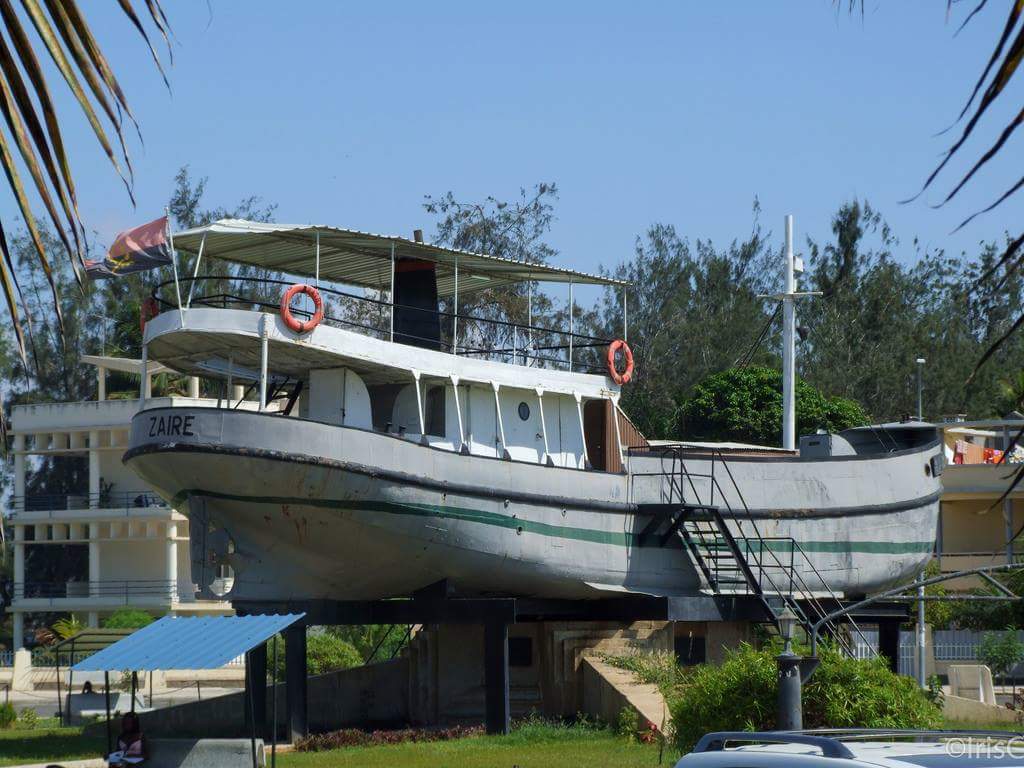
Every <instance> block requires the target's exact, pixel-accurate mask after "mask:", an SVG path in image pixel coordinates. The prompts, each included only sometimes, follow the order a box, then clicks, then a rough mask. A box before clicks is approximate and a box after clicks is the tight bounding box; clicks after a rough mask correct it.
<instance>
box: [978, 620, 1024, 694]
mask: <svg viewBox="0 0 1024 768" xmlns="http://www.w3.org/2000/svg"><path fill="white" fill-rule="evenodd" d="M978 660H979V661H981V662H982V663H983V664H984V665H985V666H986V667H988V668H989V669H990V670H991V671H992V675H993V677H995V678H996V679H997V680H998V679H999V678H1003V680H1004V681H1005V679H1006V676H1007V675H1009V674H1010V672H1011V671H1013V668H1014V667H1016V666H1017V665H1018V664H1020V662H1021V661H1024V643H1022V642H1021V641H1020V639H1019V638H1018V637H1017V630H1016V629H1014V628H1013V627H1007V629H1006V630H1005V631H1004V632H986V633H985V634H984V635H982V637H981V644H980V645H978ZM1014 693H1015V694H1016V687H1015V690H1014ZM1015 698H1016V696H1014V699H1015Z"/></svg>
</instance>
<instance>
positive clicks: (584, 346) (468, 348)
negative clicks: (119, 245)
mask: <svg viewBox="0 0 1024 768" xmlns="http://www.w3.org/2000/svg"><path fill="white" fill-rule="evenodd" d="M180 284H181V291H182V293H183V294H184V293H185V292H186V286H188V289H187V290H188V295H189V296H190V297H191V298H190V300H189V306H193V305H196V306H205V307H217V308H219V309H228V308H230V309H248V310H255V311H259V312H273V313H275V314H276V313H277V312H278V311H279V309H280V307H279V303H280V297H281V294H283V293H284V291H285V290H286V289H287V288H288V287H289V286H291V285H292V284H293V282H292V281H287V280H274V279H270V278H244V277H224V276H219V275H199V276H198V277H189V278H183V279H181V280H180ZM173 286H174V281H167V282H165V283H162V284H161V285H158V286H157V287H156V288H154V289H153V298H154V299H155V300H156V301H157V303H158V304H159V305H160V307H161V308H162V309H163V310H171V309H174V310H177V299H176V298H175V294H174V293H173ZM317 290H319V291H320V293H321V294H322V295H323V296H324V298H325V301H324V316H323V322H324V323H325V324H326V325H331V326H336V327H340V328H345V329H348V330H353V331H356V332H357V333H362V334H364V335H367V336H371V337H375V338H379V339H392V338H393V339H394V340H395V341H405V342H408V343H413V344H417V343H418V344H419V345H423V346H434V347H435V348H437V349H439V350H442V351H446V352H450V353H453V354H456V355H465V356H471V357H475V358H479V359H487V360H497V361H500V362H506V363H520V362H521V363H522V364H523V365H538V366H540V367H546V368H556V369H567V370H572V371H581V372H590V373H600V374H603V373H605V370H606V369H605V366H604V352H605V348H606V347H607V346H608V344H609V343H610V341H611V340H610V339H604V338H600V337H598V336H591V335H588V334H584V333H579V332H576V331H575V330H573V328H572V323H573V322H575V319H574V320H568V316H567V315H566V318H567V324H568V325H569V330H562V329H558V328H549V327H546V326H543V325H539V324H537V323H535V322H533V318H532V314H531V316H530V317H529V318H528V320H527V322H525V323H517V322H513V321H509V320H498V319H496V318H490V317H481V316H479V315H472V314H467V313H465V312H459V311H458V310H457V309H456V311H455V312H446V311H442V310H441V309H440V308H438V309H424V308H423V307H414V306H409V305H405V304H392V302H390V301H384V300H382V299H375V298H371V297H369V296H360V295H359V294H355V293H347V292H345V291H339V290H334V289H331V288H327V287H325V286H320V287H319V288H318V289H317ZM168 291H171V293H169V294H168V296H169V298H164V297H163V294H164V293H165V292H168ZM204 291H206V292H204ZM395 309H398V310H401V312H402V313H403V314H404V315H406V316H409V315H413V316H416V317H420V316H422V319H423V321H424V322H428V321H429V322H431V323H434V322H436V323H437V324H438V326H439V329H440V338H425V337H419V336H416V335H415V334H414V333H413V331H412V330H410V329H408V328H403V329H401V330H400V329H398V328H396V327H395V325H394V321H393V318H392V314H393V312H394V310H395ZM292 314H293V315H294V316H296V317H298V318H304V319H309V318H310V317H312V312H310V311H308V310H303V309H299V308H293V309H292Z"/></svg>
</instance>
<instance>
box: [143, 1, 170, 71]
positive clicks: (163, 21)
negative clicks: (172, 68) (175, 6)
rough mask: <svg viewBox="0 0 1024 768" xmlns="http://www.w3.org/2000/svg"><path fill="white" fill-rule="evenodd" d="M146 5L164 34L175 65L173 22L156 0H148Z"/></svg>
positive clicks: (168, 52) (154, 21)
mask: <svg viewBox="0 0 1024 768" xmlns="http://www.w3.org/2000/svg"><path fill="white" fill-rule="evenodd" d="M146 7H147V8H148V9H149V15H150V17H151V18H152V19H153V23H154V24H156V28H157V29H159V30H160V34H161V35H163V36H164V42H165V43H166V44H167V55H168V57H170V60H171V64H172V65H173V64H174V49H173V48H171V36H172V35H173V34H174V33H173V31H172V30H171V22H169V21H168V20H167V14H166V13H164V9H163V8H162V7H161V5H160V3H158V2H157V1H156V0H146Z"/></svg>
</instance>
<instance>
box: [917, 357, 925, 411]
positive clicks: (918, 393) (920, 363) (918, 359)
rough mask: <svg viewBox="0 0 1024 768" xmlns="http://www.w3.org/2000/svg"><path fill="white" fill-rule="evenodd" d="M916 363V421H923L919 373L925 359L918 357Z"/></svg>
mask: <svg viewBox="0 0 1024 768" xmlns="http://www.w3.org/2000/svg"><path fill="white" fill-rule="evenodd" d="M916 362H917V420H918V421H924V411H923V408H922V407H921V371H922V370H923V369H924V364H925V362H926V361H925V359H924V358H923V357H919V358H917V360H916Z"/></svg>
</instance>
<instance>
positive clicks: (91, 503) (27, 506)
mask: <svg viewBox="0 0 1024 768" xmlns="http://www.w3.org/2000/svg"><path fill="white" fill-rule="evenodd" d="M154 507H156V508H161V509H168V508H169V506H168V504H167V502H165V501H164V500H163V499H161V498H160V497H159V496H157V495H156V494H155V493H153V491H150V490H137V491H103V492H100V493H27V494H25V495H24V496H11V497H10V498H8V500H7V508H8V509H11V510H16V511H25V512H67V511H69V510H79V509H102V510H107V511H109V510H122V511H123V512H124V513H125V515H126V516H127V515H130V514H131V511H132V510H134V509H149V508H154Z"/></svg>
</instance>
